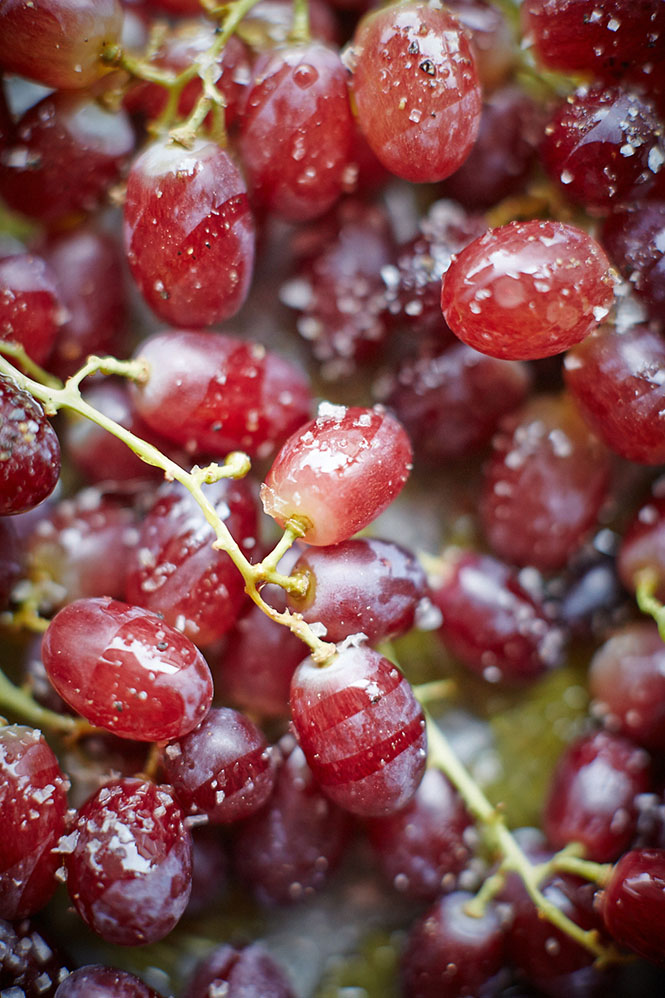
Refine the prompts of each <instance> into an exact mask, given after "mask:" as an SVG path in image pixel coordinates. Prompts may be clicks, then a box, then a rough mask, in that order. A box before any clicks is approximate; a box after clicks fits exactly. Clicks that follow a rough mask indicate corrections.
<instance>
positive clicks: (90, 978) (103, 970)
mask: <svg viewBox="0 0 665 998" xmlns="http://www.w3.org/2000/svg"><path fill="white" fill-rule="evenodd" d="M55 998H159V996H158V995H157V992H156V991H153V990H152V988H149V987H148V986H147V985H146V984H144V983H143V981H141V980H140V979H139V978H138V977H135V976H134V974H129V973H128V972H127V971H126V970H115V969H114V968H113V967H102V966H101V964H91V965H90V966H87V967H81V968H80V970H75V971H74V972H73V973H71V974H70V975H69V977H66V978H65V980H64V981H63V982H62V984H61V985H60V986H59V988H58V990H57V991H56V993H55Z"/></svg>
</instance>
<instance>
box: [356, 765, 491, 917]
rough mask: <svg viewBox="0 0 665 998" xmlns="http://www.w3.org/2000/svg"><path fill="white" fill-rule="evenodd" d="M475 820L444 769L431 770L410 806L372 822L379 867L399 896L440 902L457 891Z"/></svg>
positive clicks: (370, 833)
mask: <svg viewBox="0 0 665 998" xmlns="http://www.w3.org/2000/svg"><path fill="white" fill-rule="evenodd" d="M470 825H471V817H470V815H469V813H468V812H467V810H466V808H465V807H464V804H463V802H462V799H461V797H460V796H459V795H458V794H457V792H456V791H455V790H454V789H453V787H452V784H450V783H449V782H448V779H447V778H446V777H445V776H444V775H443V773H442V772H441V771H440V770H438V769H427V770H426V771H425V775H424V776H423V778H422V780H421V782H420V786H419V787H418V789H417V790H416V793H415V796H414V798H413V800H412V801H411V803H410V804H407V806H406V807H404V808H402V810H401V811H396V812H395V814H391V815H388V816H387V817H385V818H370V819H369V821H368V822H367V834H368V836H369V840H370V842H371V843H372V848H373V849H374V852H375V854H376V857H377V859H378V862H379V866H380V868H381V871H382V872H383V874H384V876H385V877H386V878H387V879H388V880H389V881H390V883H391V884H392V885H393V887H394V888H395V890H397V891H399V892H400V893H402V894H405V895H406V896H407V897H412V898H418V899H423V900H426V901H434V899H435V898H436V897H437V895H438V894H440V893H441V891H442V890H451V889H452V888H453V887H454V886H455V884H456V881H457V874H458V873H460V872H461V871H462V870H463V869H464V867H465V866H466V864H467V862H468V861H469V858H470V856H471V851H470V849H469V846H468V845H467V843H466V841H465V838H464V833H465V832H466V830H467V829H468V828H469V826H470Z"/></svg>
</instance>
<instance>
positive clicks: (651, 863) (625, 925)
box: [599, 849, 665, 966]
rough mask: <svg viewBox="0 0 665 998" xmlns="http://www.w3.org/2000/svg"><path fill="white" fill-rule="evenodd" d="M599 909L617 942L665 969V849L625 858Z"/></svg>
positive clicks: (635, 852)
mask: <svg viewBox="0 0 665 998" xmlns="http://www.w3.org/2000/svg"><path fill="white" fill-rule="evenodd" d="M599 907H600V911H601V913H602V916H603V921H604V923H605V926H606V927H607V929H608V931H609V932H610V933H611V934H612V936H613V937H614V938H615V939H616V941H617V942H618V943H620V944H621V945H622V946H628V947H629V948H630V949H632V950H634V951H635V952H636V953H639V955H640V956H642V957H644V958H645V959H647V960H651V961H653V962H654V963H657V964H659V965H660V966H665V933H664V931H663V926H664V925H665V921H664V919H663V912H664V911H665V849H633V850H631V851H630V852H627V853H626V854H625V855H624V856H622V857H621V859H620V860H619V862H618V863H617V864H616V866H615V867H614V869H613V870H612V875H611V877H610V880H609V883H608V884H607V886H606V887H605V889H604V890H603V892H602V893H601V895H600V903H599Z"/></svg>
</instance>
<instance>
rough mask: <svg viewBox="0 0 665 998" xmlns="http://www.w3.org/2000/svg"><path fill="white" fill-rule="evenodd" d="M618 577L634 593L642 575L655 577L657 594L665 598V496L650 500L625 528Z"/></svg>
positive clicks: (656, 496) (660, 598)
mask: <svg viewBox="0 0 665 998" xmlns="http://www.w3.org/2000/svg"><path fill="white" fill-rule="evenodd" d="M617 570H618V572H619V577H620V579H621V581H622V582H623V584H624V586H625V587H626V589H628V591H629V592H631V593H634V592H635V590H636V588H637V585H638V582H639V576H640V574H642V573H644V574H646V575H649V576H651V577H652V578H653V580H654V595H655V596H656V598H657V599H659V600H665V499H664V498H663V497H662V496H660V495H655V496H652V497H651V498H650V499H648V500H647V502H645V503H644V504H643V505H642V506H640V508H639V509H638V511H637V513H636V514H635V516H634V517H633V519H632V520H631V521H630V522H629V524H628V526H627V527H626V529H625V531H624V535H623V539H622V541H621V546H620V547H619V555H618V558H617Z"/></svg>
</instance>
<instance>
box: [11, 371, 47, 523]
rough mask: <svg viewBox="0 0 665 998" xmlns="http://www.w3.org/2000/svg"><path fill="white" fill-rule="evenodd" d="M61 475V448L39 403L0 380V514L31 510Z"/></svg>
mask: <svg viewBox="0 0 665 998" xmlns="http://www.w3.org/2000/svg"><path fill="white" fill-rule="evenodd" d="M59 475H60V445H59V444H58V438H57V436H56V434H55V431H54V430H53V428H52V427H51V424H50V423H49V421H48V420H47V418H46V416H45V415H44V411H43V409H42V407H41V406H40V404H39V403H38V402H37V401H35V400H34V399H33V398H32V396H31V395H29V394H28V393H27V392H24V391H23V390H22V389H21V388H19V387H18V385H16V384H15V383H14V382H13V381H10V379H9V378H4V377H0V515H2V516H6V515H7V514H8V513H24V512H26V510H30V509H34V507H35V506H37V505H38V504H39V503H40V502H42V500H44V499H46V497H47V496H49V495H50V494H51V492H52V491H53V489H54V488H55V486H56V483H57V481H58V477H59Z"/></svg>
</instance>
